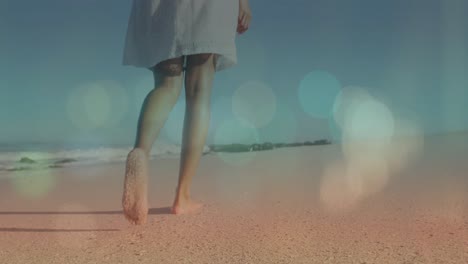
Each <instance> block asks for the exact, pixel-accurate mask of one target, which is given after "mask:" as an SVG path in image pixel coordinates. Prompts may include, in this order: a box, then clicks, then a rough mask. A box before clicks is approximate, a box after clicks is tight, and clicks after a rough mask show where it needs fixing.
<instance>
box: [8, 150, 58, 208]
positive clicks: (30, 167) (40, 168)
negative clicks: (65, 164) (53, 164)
mask: <svg viewBox="0 0 468 264" xmlns="http://www.w3.org/2000/svg"><path fill="white" fill-rule="evenodd" d="M49 159H50V157H49V155H48V154H47V153H43V152H21V153H18V155H17V162H16V164H15V165H14V166H15V170H14V171H13V172H12V173H11V177H10V180H11V182H12V184H13V186H14V188H15V190H16V191H17V192H18V193H19V194H20V195H21V196H24V197H27V198H31V199H35V198H40V197H43V196H45V195H47V194H48V193H49V192H50V191H51V190H52V189H53V188H54V187H55V185H56V176H55V171H54V170H53V169H51V168H48V167H47V161H48V160H49Z"/></svg>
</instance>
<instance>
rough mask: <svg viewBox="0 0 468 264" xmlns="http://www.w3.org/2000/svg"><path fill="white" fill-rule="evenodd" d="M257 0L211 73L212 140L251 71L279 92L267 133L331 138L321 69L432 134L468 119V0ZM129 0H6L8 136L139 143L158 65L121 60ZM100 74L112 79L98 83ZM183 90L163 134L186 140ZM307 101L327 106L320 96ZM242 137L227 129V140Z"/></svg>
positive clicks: (3, 71)
mask: <svg viewBox="0 0 468 264" xmlns="http://www.w3.org/2000/svg"><path fill="white" fill-rule="evenodd" d="M250 2H251V8H252V13H253V20H252V23H251V28H250V30H249V31H248V32H247V33H245V34H244V35H241V36H238V38H237V40H236V41H237V49H238V64H237V65H236V66H235V67H234V68H231V69H228V70H225V71H222V72H219V73H218V74H217V75H216V77H215V80H214V83H213V97H212V98H213V108H212V109H213V114H212V124H211V128H210V135H209V137H208V139H207V141H208V143H211V142H214V140H215V138H216V137H218V136H219V135H216V128H217V127H218V126H219V125H220V124H221V123H222V122H223V121H224V120H227V119H229V118H232V117H233V116H235V114H233V113H232V110H231V107H230V105H229V103H230V102H231V100H232V98H234V96H235V94H236V91H237V90H238V88H239V87H241V86H242V85H245V84H246V83H248V82H252V81H254V82H256V83H258V84H261V85H264V86H266V87H269V89H271V91H272V92H273V94H274V96H275V98H276V103H275V105H276V107H274V108H273V110H274V111H275V112H274V119H273V121H272V122H270V123H269V124H267V125H265V126H263V127H261V128H259V130H258V131H256V132H257V134H258V136H259V137H260V139H261V141H266V140H269V141H285V140H295V141H305V140H316V139H321V138H330V127H329V120H327V118H326V117H324V118H321V117H320V116H311V115H310V114H309V113H308V112H307V111H305V109H304V105H301V103H300V99H299V87H300V86H301V82H303V80H304V78H305V77H306V76H307V75H308V74H310V73H311V72H312V73H313V72H317V71H320V72H326V73H328V74H329V75H330V76H334V78H336V80H337V81H338V82H339V84H340V85H341V86H343V87H344V86H349V85H353V86H359V87H364V88H365V89H366V90H367V91H368V92H369V93H370V94H372V95H373V96H375V97H376V98H378V99H379V100H381V101H382V102H383V103H385V105H386V106H388V107H389V109H390V110H391V111H392V112H393V113H394V114H395V115H399V116H411V118H412V119H413V120H414V121H415V122H417V123H418V124H419V125H420V126H421V128H422V129H423V130H424V132H425V133H440V132H447V131H457V130H466V129H468V115H466V111H464V112H463V110H464V107H466V105H468V77H467V76H468V65H467V64H468V63H467V62H468V50H467V49H468V31H467V30H466V28H467V27H468V3H467V2H466V1H464V0H453V1H440V0H411V1H407V0H405V1H404V0H393V1H383V0H382V1H375V0H360V1H344V0H342V1H338V0H320V1H315V0H312V1H311V0H307V1H306V0H290V1H279V0H277V1H268V0H258V1H254V0H252V1H250ZM130 6H131V1H115V0H113V1H111V0H100V1H96V0H81V1H59V0H42V1H32V0H25V1H14V0H2V1H1V3H0V36H1V41H0V58H2V59H1V60H0V124H1V125H0V142H3V143H5V142H7V143H8V142H23V141H36V142H88V141H89V142H102V143H105V144H107V143H112V144H132V143H133V141H134V136H135V132H136V122H137V118H138V113H139V107H140V105H141V103H142V100H143V99H144V96H145V95H146V93H148V92H149V91H150V89H151V88H152V85H153V80H152V75H151V73H150V72H149V71H148V70H146V69H140V68H134V67H131V66H123V65H122V64H121V61H122V52H123V45H124V37H125V33H126V29H127V23H128V17H129V12H130ZM96 85H101V88H102V87H104V88H102V89H101V90H99V89H94V90H92V89H93V87H96ZM80 87H81V88H82V87H87V89H88V90H87V91H94V92H92V93H91V94H88V97H89V96H91V97H92V98H93V100H98V101H99V100H102V101H99V105H97V106H96V105H94V106H90V107H88V108H87V109H88V110H87V111H88V112H87V113H88V115H89V116H88V120H85V119H83V115H84V112H83V111H84V110H83V109H80V105H81V106H82V105H83V104H80V103H77V101H79V100H78V99H77V98H83V96H84V97H86V95H83V93H82V92H81V93H80V91H83V89H81V90H80ZM244 90H245V89H244ZM317 94H318V95H319V94H320V93H317ZM244 96H246V95H245V94H244ZM247 96H248V95H247ZM96 98H97V99H96ZM80 100H81V99H80ZM183 100H184V94H182V95H181V97H180V100H179V102H178V104H177V106H176V108H175V110H174V112H173V113H172V114H171V116H170V118H169V121H168V123H167V125H166V126H165V128H164V130H163V131H162V132H161V137H160V138H161V139H168V140H174V141H177V138H178V136H179V134H177V133H178V132H177V129H179V128H180V127H181V126H180V125H181V122H182V120H181V112H182V111H181V109H183ZM93 102H96V101H93ZM306 102H307V103H310V105H318V106H320V104H321V98H320V96H317V97H314V96H310V98H309V97H308V98H307V100H306ZM259 103H265V102H259ZM267 103H269V102H267ZM270 103H271V102H270ZM324 107H326V106H324ZM90 111H91V114H90ZM93 111H95V112H96V113H97V114H96V115H94V114H92V113H93ZM93 118H94V119H93ZM285 134H287V135H285ZM174 135H176V136H175V137H174ZM180 135H181V133H180ZM236 140H238V138H237V137H236V135H227V134H225V135H224V139H223V140H222V141H225V142H229V141H236Z"/></svg>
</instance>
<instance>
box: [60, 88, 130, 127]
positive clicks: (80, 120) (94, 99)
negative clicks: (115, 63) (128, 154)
mask: <svg viewBox="0 0 468 264" xmlns="http://www.w3.org/2000/svg"><path fill="white" fill-rule="evenodd" d="M127 110H128V100H127V95H126V92H125V90H124V89H123V88H122V87H121V85H120V84H119V83H117V82H115V81H111V80H100V81H96V82H92V83H86V84H83V85H80V86H78V87H76V88H75V89H74V90H73V91H72V93H71V94H70V95H69V98H68V104H67V111H68V115H69V117H70V119H71V121H72V123H73V124H74V125H75V126H76V127H78V128H79V129H80V130H85V131H89V130H92V129H94V128H97V127H105V126H112V125H116V124H117V123H118V122H119V121H120V120H121V119H122V117H123V116H124V114H125V113H126V112H127Z"/></svg>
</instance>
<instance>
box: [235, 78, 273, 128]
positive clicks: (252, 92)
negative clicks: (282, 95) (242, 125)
mask: <svg viewBox="0 0 468 264" xmlns="http://www.w3.org/2000/svg"><path fill="white" fill-rule="evenodd" d="M232 112H233V113H234V115H235V116H236V117H237V118H239V119H240V120H247V121H248V122H249V123H251V124H252V125H253V126H255V127H256V128H260V127H263V126H265V125H267V124H268V123H269V122H270V121H271V120H272V119H273V116H274V114H275V112H276V96H275V93H274V92H273V90H272V89H271V88H270V87H269V86H267V85H266V84H264V83H262V82H259V81H249V82H246V83H244V84H243V85H241V86H240V87H239V88H237V90H236V91H235V92H234V95H233V97H232Z"/></svg>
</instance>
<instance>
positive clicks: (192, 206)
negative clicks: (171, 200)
mask: <svg viewBox="0 0 468 264" xmlns="http://www.w3.org/2000/svg"><path fill="white" fill-rule="evenodd" d="M202 207H203V204H202V203H200V202H195V201H192V200H187V201H184V202H176V203H175V204H174V205H173V206H172V209H171V213H173V214H175V215H181V214H192V213H195V212H197V211H198V210H199V209H200V208H202Z"/></svg>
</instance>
